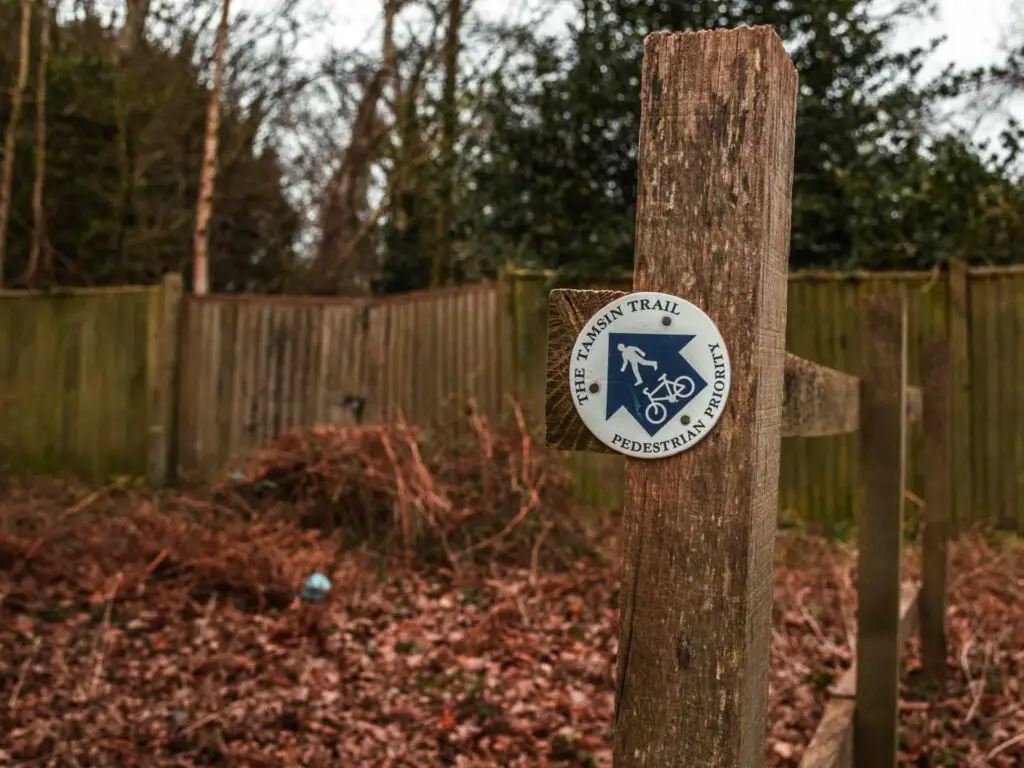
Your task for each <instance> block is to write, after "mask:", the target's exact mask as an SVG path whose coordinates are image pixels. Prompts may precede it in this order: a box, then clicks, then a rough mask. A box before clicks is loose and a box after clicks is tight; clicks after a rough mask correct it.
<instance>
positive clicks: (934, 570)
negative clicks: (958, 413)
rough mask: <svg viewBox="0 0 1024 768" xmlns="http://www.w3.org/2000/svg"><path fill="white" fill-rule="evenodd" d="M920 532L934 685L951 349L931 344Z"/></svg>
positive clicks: (944, 553) (939, 671) (942, 669)
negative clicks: (922, 511)
mask: <svg viewBox="0 0 1024 768" xmlns="http://www.w3.org/2000/svg"><path fill="white" fill-rule="evenodd" d="M923 378H924V396H923V397H924V466H925V497H924V498H925V507H924V534H923V537H922V542H921V550H922V552H921V555H922V568H921V571H922V583H921V598H920V601H919V602H918V606H919V609H920V624H921V652H922V656H923V661H924V671H925V674H926V675H927V676H928V678H929V679H930V680H931V681H932V682H933V683H941V682H942V681H943V680H944V678H945V675H946V570H947V562H948V549H949V526H950V502H951V500H952V483H951V477H950V468H951V461H950V439H949V438H950V435H949V432H950V430H949V421H950V419H949V410H950V409H949V345H948V343H947V342H946V341H937V342H934V343H933V344H931V345H930V346H929V347H928V348H927V349H926V350H925V355H924V371H923Z"/></svg>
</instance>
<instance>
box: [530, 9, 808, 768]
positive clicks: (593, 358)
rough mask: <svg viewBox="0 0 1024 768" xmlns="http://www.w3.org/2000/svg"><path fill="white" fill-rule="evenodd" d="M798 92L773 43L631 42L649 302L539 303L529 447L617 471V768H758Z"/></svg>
mask: <svg viewBox="0 0 1024 768" xmlns="http://www.w3.org/2000/svg"><path fill="white" fill-rule="evenodd" d="M796 96H797V76H796V71H795V69H794V67H793V65H792V62H791V61H790V60H789V57H788V56H787V55H786V52H785V50H784V49H783V46H782V43H781V41H780V40H779V38H778V37H777V36H776V34H775V33H774V32H773V31H772V30H771V29H770V28H767V27H756V28H745V29H734V30H716V31H702V32H696V33H689V32H688V33H655V34H652V35H649V36H648V37H647V39H646V41H645V44H644V65H643V81H642V87H641V109H642V112H641V123H640V150H639V165H640V178H639V197H638V200H637V219H636V250H635V263H634V281H633V287H634V291H637V292H650V293H647V295H646V297H644V300H643V301H641V300H640V299H639V298H636V299H633V300H632V301H631V300H630V297H631V296H636V295H637V294H627V295H625V296H622V295H621V294H616V293H614V292H610V291H553V292H552V294H551V297H550V315H549V344H548V362H549V371H548V390H547V417H548V418H547V426H548V441H549V443H550V444H552V445H554V446H556V447H558V448H563V449H576V450H579V449H585V448H592V447H594V446H596V445H597V444H598V443H599V442H600V443H603V444H604V445H605V446H608V447H610V448H612V449H613V450H618V451H619V452H621V453H626V454H627V459H626V481H625V494H624V496H625V499H624V518H625V519H624V529H625V531H624V534H625V535H624V539H623V541H624V544H623V546H624V549H623V573H622V588H621V592H620V594H621V599H620V610H621V622H620V630H619V672H618V683H617V696H616V715H615V745H614V757H615V765H616V767H617V768H638V767H639V766H650V767H651V768H684V767H685V768H711V767H712V766H714V767H716V768H717V767H719V766H721V767H722V768H726V767H728V768H735V767H738V766H743V768H748V767H750V768H752V767H753V766H761V765H763V764H764V740H765V720H766V707H767V698H768V697H767V675H768V665H769V651H770V636H771V632H770V626H771V622H770V620H771V599H772V578H771V576H772V554H773V553H772V549H773V543H774V534H775V522H776V514H777V497H778V477H779V449H780V441H781V425H782V416H783V413H782V402H783V355H784V341H785V322H786V289H787V279H786V278H787V260H788V253H789V231H790V205H791V189H792V182H793V147H794V129H795V114H796ZM654 292H657V293H658V294H660V295H662V298H661V299H659V298H657V297H653V298H652V293H654ZM665 294H667V296H665ZM616 296H618V297H620V298H618V299H617V300H616V301H617V303H616V304H615V305H614V306H613V307H611V309H609V305H608V302H609V301H610V300H612V299H614V298H615V297H616ZM676 297H678V299H680V300H685V301H677V298H676ZM687 302H689V303H687ZM701 310H703V312H701ZM645 323H648V324H649V326H650V327H648V326H647V325H645ZM662 325H663V326H664V327H661V326H662ZM620 328H621V329H622V330H629V331H631V332H630V333H622V334H621V338H620V340H619V341H618V342H616V341H615V339H614V336H615V335H616V329H620ZM638 329H646V330H647V331H649V332H639V331H638ZM676 330H678V332H679V333H680V334H682V335H677V336H674V337H672V336H671V335H670V333H675V332H676ZM577 334H579V335H578V336H577ZM602 337H604V338H602ZM654 337H657V339H656V340H655V341H651V342H649V343H648V342H646V341H642V340H638V339H647V338H654ZM666 338H668V339H671V338H674V339H676V341H675V342H674V343H675V347H672V346H671V344H672V342H665V345H664V346H663V347H659V345H660V344H662V341H661V340H663V339H666ZM719 338H720V339H721V340H722V342H724V350H725V351H726V352H727V356H726V352H723V349H722V345H720V344H719V343H718V342H717V341H715V339H719ZM709 340H710V341H709ZM574 342H575V344H574ZM634 344H635V345H634ZM645 344H647V346H646V350H647V352H648V353H649V354H647V355H644V354H643V352H642V350H640V347H644V345H645ZM616 349H617V350H618V352H616V351H615V350H616ZM652 349H654V350H657V349H661V350H662V352H660V353H658V354H650V352H651V350H652ZM666 350H667V351H666ZM617 355H618V356H617ZM659 355H660V356H659ZM570 358H571V359H570ZM680 361H682V362H680ZM655 363H657V365H654V364H655ZM691 364H692V368H691V367H689V366H690V365H691ZM630 366H632V372H630ZM659 366H660V367H659ZM651 368H653V371H652V370H651ZM603 371H607V374H605V373H603ZM662 371H665V372H666V373H670V374H671V376H672V377H675V378H673V379H666V375H665V373H661V372H662ZM659 374H660V375H661V378H660V379H658V378H657V377H658V375H659ZM634 376H635V381H634ZM641 381H642V382H643V383H642V384H641ZM695 381H696V384H694V382H695ZM657 382H660V383H657ZM634 385H635V386H634ZM673 387H675V389H673ZM659 389H661V390H664V391H662V392H661V394H660V396H659V395H658V392H659ZM641 392H642V395H643V397H644V398H646V400H641V399H640V398H641ZM695 392H696V394H694V393H695ZM720 395H721V396H720ZM673 398H675V399H673ZM691 398H692V399H691ZM595 408H596V409H595ZM587 409H592V410H587ZM586 414H590V416H589V420H588V418H587V416H586ZM593 425H597V426H593ZM588 426H591V429H590V430H589V431H588ZM644 430H646V431H644ZM648 435H649V437H648ZM665 453H669V454H672V455H670V456H668V457H667V458H657V456H658V455H661V456H663V457H664V455H665ZM638 456H639V457H643V458H632V457H638ZM655 458H657V460H653V461H652V460H645V459H655Z"/></svg>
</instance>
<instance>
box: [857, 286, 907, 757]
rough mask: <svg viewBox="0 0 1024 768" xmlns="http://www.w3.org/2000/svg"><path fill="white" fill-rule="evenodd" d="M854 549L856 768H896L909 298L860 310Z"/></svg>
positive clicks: (883, 299)
mask: <svg viewBox="0 0 1024 768" xmlns="http://www.w3.org/2000/svg"><path fill="white" fill-rule="evenodd" d="M864 319H865V322H864V332H865V334H866V338H867V340H868V341H867V345H866V347H865V355H864V361H863V375H862V377H861V390H860V456H861V467H860V473H861V484H862V485H861V487H862V491H861V509H860V520H859V522H858V526H857V531H858V536H857V545H858V551H859V553H860V554H859V561H858V567H857V597H858V608H857V708H856V712H855V715H854V727H853V759H854V765H855V766H856V768H895V765H896V749H897V728H898V722H899V681H900V651H901V647H900V645H901V642H902V639H901V633H900V615H901V612H900V598H901V554H900V553H901V549H902V541H903V507H904V480H905V477H906V453H907V452H906V444H907V423H908V421H909V414H908V411H907V297H906V292H905V290H904V289H903V288H902V287H901V288H899V289H897V290H893V291H883V292H881V293H880V294H878V295H876V296H872V297H871V298H870V299H869V300H868V301H867V302H866V304H865V306H864Z"/></svg>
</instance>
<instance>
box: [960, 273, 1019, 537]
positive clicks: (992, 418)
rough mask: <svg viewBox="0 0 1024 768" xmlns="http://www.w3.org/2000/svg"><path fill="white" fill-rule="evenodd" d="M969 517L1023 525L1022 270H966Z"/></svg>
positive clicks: (1009, 525) (1014, 527)
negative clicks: (969, 418)
mask: <svg viewBox="0 0 1024 768" xmlns="http://www.w3.org/2000/svg"><path fill="white" fill-rule="evenodd" d="M969 286H970V298H969V310H968V314H969V327H970V336H969V349H970V352H971V354H970V402H971V447H972V453H973V463H972V468H971V469H972V477H973V488H972V494H971V497H972V500H973V515H972V522H975V523H979V522H983V521H990V522H992V523H995V524H996V525H998V526H1000V527H1004V528H1009V529H1017V530H1020V531H1024V505H1022V503H1021V499H1024V402H1022V399H1024V394H1022V390H1021V385H1020V383H1019V382H1018V381H1017V377H1018V376H1019V375H1021V372H1022V371H1024V271H1021V270H997V269H991V270H989V269H977V270H971V271H970V273H969Z"/></svg>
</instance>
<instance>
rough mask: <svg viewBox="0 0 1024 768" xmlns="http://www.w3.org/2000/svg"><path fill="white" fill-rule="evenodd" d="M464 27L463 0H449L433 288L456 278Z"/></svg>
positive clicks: (431, 279)
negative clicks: (461, 31)
mask: <svg viewBox="0 0 1024 768" xmlns="http://www.w3.org/2000/svg"><path fill="white" fill-rule="evenodd" d="M461 26H462V0H448V33H447V35H446V37H445V43H444V95H443V98H442V110H443V113H442V125H441V189H440V195H439V196H438V198H439V199H438V201H437V206H438V208H437V232H436V235H437V236H436V238H435V243H434V261H433V264H431V269H430V284H431V286H432V287H435V288H436V287H438V286H441V285H443V284H444V283H445V282H446V281H447V280H449V279H451V278H452V277H453V275H452V262H453V256H452V253H451V248H452V240H451V225H452V223H451V220H452V209H453V208H454V188H455V178H454V177H455V134H456V132H457V131H458V125H459V105H458V94H457V90H456V86H457V77H458V67H459V28H460V27H461Z"/></svg>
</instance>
